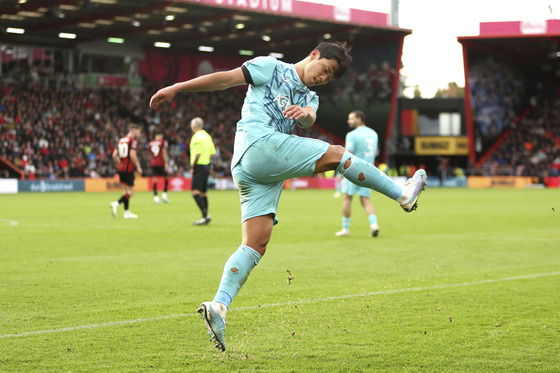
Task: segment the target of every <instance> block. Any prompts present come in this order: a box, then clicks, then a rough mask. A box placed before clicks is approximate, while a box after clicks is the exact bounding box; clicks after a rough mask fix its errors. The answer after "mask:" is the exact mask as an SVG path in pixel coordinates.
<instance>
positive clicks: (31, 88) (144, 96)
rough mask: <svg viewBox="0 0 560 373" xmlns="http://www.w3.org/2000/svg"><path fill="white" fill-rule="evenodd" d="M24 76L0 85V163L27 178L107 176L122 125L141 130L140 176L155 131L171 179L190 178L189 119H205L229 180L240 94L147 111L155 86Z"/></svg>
mask: <svg viewBox="0 0 560 373" xmlns="http://www.w3.org/2000/svg"><path fill="white" fill-rule="evenodd" d="M21 66H25V65H21ZM31 70H33V69H30V68H27V69H25V68H22V67H20V66H19V65H16V66H14V67H13V68H12V69H11V70H10V72H9V73H7V74H5V75H4V76H3V79H2V81H0V89H1V96H0V141H1V142H2V146H1V147H0V156H2V157H4V158H5V159H7V160H8V161H9V162H11V163H12V164H14V165H15V166H17V167H18V168H20V169H21V170H23V171H24V174H25V177H26V178H31V179H33V178H41V179H58V178H71V177H112V176H113V175H114V174H115V172H116V170H115V167H114V164H113V162H112V159H111V156H110V155H111V153H112V151H113V149H114V146H115V144H116V142H117V141H118V138H119V137H121V136H122V134H124V133H126V128H127V125H128V118H132V120H134V121H138V122H139V123H141V124H142V125H143V126H144V131H143V134H142V136H141V138H140V139H139V149H140V151H139V158H140V162H141V164H142V167H143V169H144V170H147V171H148V172H150V171H149V170H151V168H150V167H148V165H149V161H150V155H149V151H148V150H147V144H148V142H149V140H150V139H151V138H153V135H154V132H155V131H156V129H158V128H161V129H163V131H164V136H165V139H167V141H168V143H169V156H170V173H171V174H172V175H174V176H189V171H190V170H189V154H188V145H189V144H188V142H189V140H190V138H191V136H192V133H191V130H190V127H189V126H188V123H189V121H190V119H192V118H193V117H195V116H200V117H203V118H205V123H206V130H207V131H208V132H209V133H210V134H211V135H212V138H213V139H214V141H215V143H216V148H217V156H216V157H215V159H214V163H213V169H214V171H215V175H216V176H229V175H230V162H231V156H232V153H233V138H234V134H235V125H236V123H237V120H238V119H239V115H240V108H241V106H242V102H243V99H244V96H245V91H244V89H243V88H237V89H233V90H230V91H228V92H223V91H222V92H209V93H198V94H196V95H188V94H184V95H178V96H177V97H176V98H175V101H174V102H173V103H172V104H171V105H168V106H164V107H161V108H160V109H159V110H157V111H152V110H150V109H149V108H148V102H149V99H150V97H151V95H152V94H153V93H154V92H155V91H156V90H157V87H154V86H151V85H149V84H148V85H147V86H146V87H145V88H143V89H141V90H139V91H137V92H136V91H135V92H132V91H129V90H121V89H109V88H107V89H91V88H84V89H78V88H76V86H75V85H74V84H73V83H72V80H71V79H70V80H69V79H68V76H67V75H64V74H61V73H56V74H55V73H52V72H43V71H46V70H41V71H42V72H41V73H38V74H34V73H32V71H31ZM35 71H37V70H35ZM295 134H297V135H300V136H307V137H315V138H321V139H323V140H325V141H328V142H331V143H335V142H337V140H336V139H335V138H333V137H331V136H329V134H328V132H326V131H322V132H320V131H319V130H317V129H315V128H311V129H302V128H298V129H297V130H296V131H295ZM0 176H1V177H8V174H7V172H6V171H4V172H3V173H2V174H1V175H0Z"/></svg>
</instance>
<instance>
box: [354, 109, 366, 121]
mask: <svg viewBox="0 0 560 373" xmlns="http://www.w3.org/2000/svg"><path fill="white" fill-rule="evenodd" d="M352 113H353V114H354V115H355V116H356V118H360V119H361V120H362V122H363V123H365V122H366V113H364V112H363V111H361V110H354V111H353V112H352Z"/></svg>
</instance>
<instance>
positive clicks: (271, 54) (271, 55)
mask: <svg viewBox="0 0 560 373" xmlns="http://www.w3.org/2000/svg"><path fill="white" fill-rule="evenodd" d="M268 55H269V56H270V57H274V58H284V53H276V52H270V53H269V54H268Z"/></svg>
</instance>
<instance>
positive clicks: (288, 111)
mask: <svg viewBox="0 0 560 373" xmlns="http://www.w3.org/2000/svg"><path fill="white" fill-rule="evenodd" d="M282 114H284V118H288V119H295V120H300V119H305V118H307V117H308V116H309V115H310V113H309V110H307V109H306V108H303V107H301V106H297V105H290V106H288V107H287V108H285V109H284V111H283V112H282Z"/></svg>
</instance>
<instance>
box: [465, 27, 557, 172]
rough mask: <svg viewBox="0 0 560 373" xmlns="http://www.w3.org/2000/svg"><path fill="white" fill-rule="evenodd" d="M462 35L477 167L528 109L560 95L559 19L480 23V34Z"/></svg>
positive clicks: (473, 156)
mask: <svg viewBox="0 0 560 373" xmlns="http://www.w3.org/2000/svg"><path fill="white" fill-rule="evenodd" d="M458 41H459V43H461V44H462V46H463V61H464V67H465V114H466V121H467V132H468V138H469V160H470V163H471V165H472V166H473V167H474V168H476V167H479V166H481V165H482V164H483V163H484V161H485V160H486V159H487V157H488V156H489V155H490V154H491V153H492V152H493V151H494V150H495V149H496V148H497V147H498V146H499V144H500V143H501V141H502V140H503V139H504V138H505V137H506V136H507V135H508V134H509V132H510V131H511V129H512V128H513V127H514V126H515V125H516V123H518V122H519V121H520V120H521V119H522V118H523V116H524V115H526V113H527V112H528V111H530V110H531V109H532V108H534V107H538V106H540V105H543V103H544V102H543V101H546V100H551V99H555V98H556V97H558V94H559V93H560V92H558V87H560V20H542V21H512V22H487V23H481V24H480V33H479V35H478V36H464V37H459V38H458ZM555 125H558V123H556V124H555Z"/></svg>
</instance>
